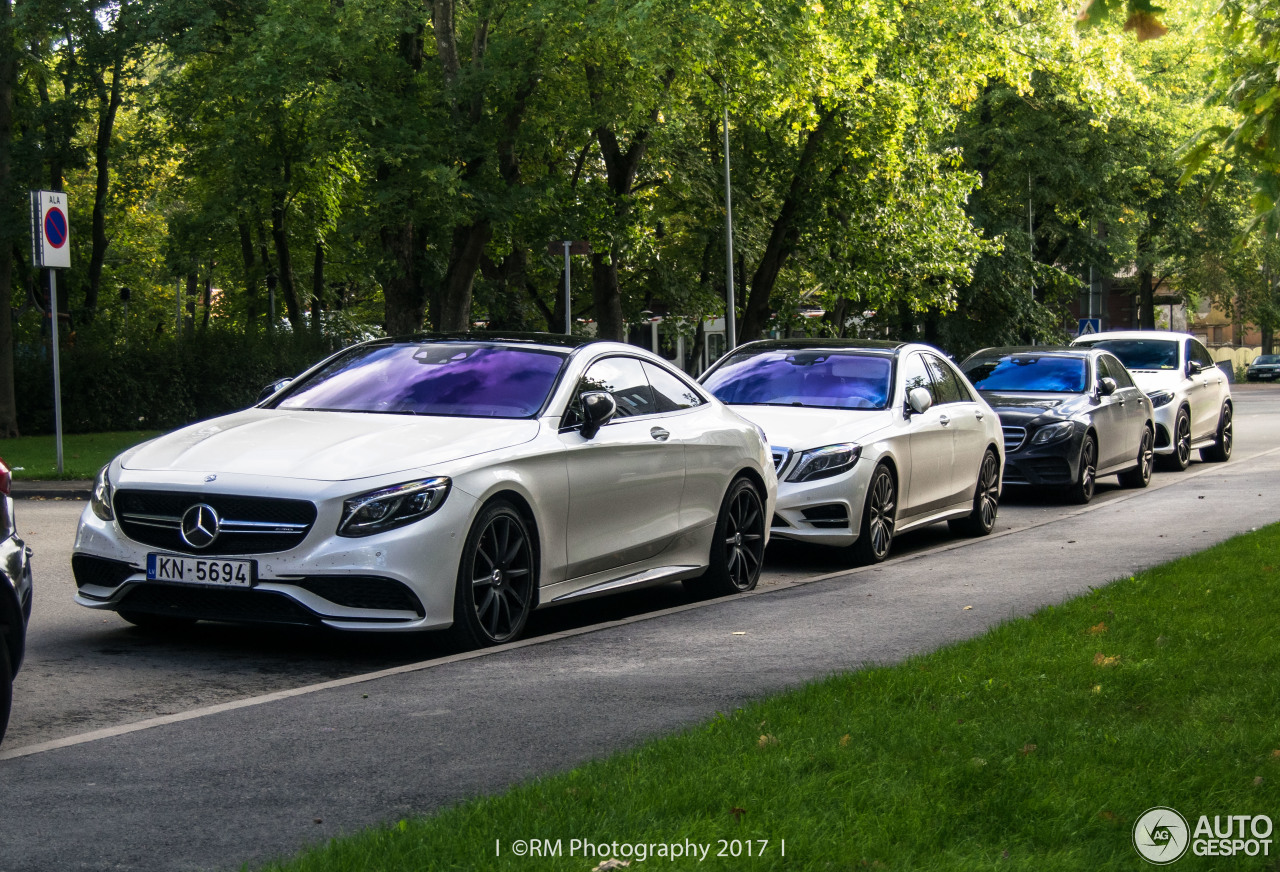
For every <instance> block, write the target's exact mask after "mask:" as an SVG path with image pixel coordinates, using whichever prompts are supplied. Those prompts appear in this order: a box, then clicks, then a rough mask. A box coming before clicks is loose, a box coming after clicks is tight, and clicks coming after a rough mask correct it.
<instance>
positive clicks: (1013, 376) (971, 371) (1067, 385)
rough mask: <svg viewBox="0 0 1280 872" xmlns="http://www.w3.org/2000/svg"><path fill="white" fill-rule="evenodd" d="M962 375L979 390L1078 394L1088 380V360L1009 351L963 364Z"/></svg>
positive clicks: (1083, 389)
mask: <svg viewBox="0 0 1280 872" xmlns="http://www.w3.org/2000/svg"><path fill="white" fill-rule="evenodd" d="M964 374H965V375H967V376H968V377H969V381H970V382H972V383H973V386H974V387H975V388H977V389H978V390H980V391H1032V392H1041V391H1043V392H1047V393H1055V394H1079V393H1083V392H1084V391H1085V389H1086V386H1087V385H1088V383H1089V365H1088V361H1086V360H1084V359H1082V358H1079V357H1051V356H1048V355H1035V354H1012V355H1009V356H1008V357H999V358H995V359H991V358H987V359H984V360H975V361H971V362H969V363H966V364H965V367H964Z"/></svg>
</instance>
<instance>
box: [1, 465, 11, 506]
mask: <svg viewBox="0 0 1280 872" xmlns="http://www.w3.org/2000/svg"><path fill="white" fill-rule="evenodd" d="M12 481H13V473H11V472H9V464H7V463H5V462H4V458H3V457H0V494H4V495H5V496H6V497H7V496H8V495H9V485H10V483H11V482H12Z"/></svg>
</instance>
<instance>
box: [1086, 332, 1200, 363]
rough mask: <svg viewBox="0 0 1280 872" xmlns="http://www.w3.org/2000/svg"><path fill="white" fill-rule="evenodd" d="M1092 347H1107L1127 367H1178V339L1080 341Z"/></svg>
mask: <svg viewBox="0 0 1280 872" xmlns="http://www.w3.org/2000/svg"><path fill="white" fill-rule="evenodd" d="M1076 344H1078V345H1088V346H1089V347H1091V348H1105V349H1106V350H1107V351H1110V352H1111V353H1112V354H1114V355H1115V356H1116V357H1118V358H1120V362H1121V363H1123V364H1124V365H1125V368H1126V369H1177V368H1178V340H1176V339H1099V340H1098V341H1096V342H1079V343H1076Z"/></svg>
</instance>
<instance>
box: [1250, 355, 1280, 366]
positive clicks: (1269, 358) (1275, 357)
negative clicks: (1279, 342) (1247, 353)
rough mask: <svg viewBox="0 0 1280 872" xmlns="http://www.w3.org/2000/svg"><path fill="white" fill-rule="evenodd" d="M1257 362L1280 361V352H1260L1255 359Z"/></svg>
mask: <svg viewBox="0 0 1280 872" xmlns="http://www.w3.org/2000/svg"><path fill="white" fill-rule="evenodd" d="M1253 362H1254V363H1257V364H1269V363H1280V354H1259V355H1258V356H1257V357H1255V358H1254V359H1253Z"/></svg>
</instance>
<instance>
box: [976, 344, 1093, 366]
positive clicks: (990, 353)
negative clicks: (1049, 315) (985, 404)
mask: <svg viewBox="0 0 1280 872" xmlns="http://www.w3.org/2000/svg"><path fill="white" fill-rule="evenodd" d="M1109 353H1110V352H1108V351H1106V350H1105V349H1102V348H1086V347H1084V346H1080V345H1076V346H1071V345H1001V346H993V347H991V348H983V349H981V350H979V351H975V352H974V353H973V354H970V355H969V356H968V357H966V358H965V361H966V362H967V361H970V360H973V359H974V358H976V357H1006V356H1008V355H1011V354H1040V355H1046V354H1047V355H1052V356H1054V357H1089V356H1090V355H1094V354H1109Z"/></svg>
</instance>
